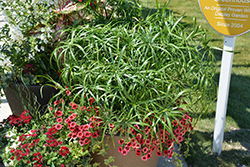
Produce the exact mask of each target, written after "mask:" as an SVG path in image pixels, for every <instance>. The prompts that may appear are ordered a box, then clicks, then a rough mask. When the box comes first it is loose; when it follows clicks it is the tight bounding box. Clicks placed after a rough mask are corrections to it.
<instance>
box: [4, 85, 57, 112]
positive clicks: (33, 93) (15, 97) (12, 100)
mask: <svg viewBox="0 0 250 167" xmlns="http://www.w3.org/2000/svg"><path fill="white" fill-rule="evenodd" d="M4 93H5V96H6V99H7V101H8V103H9V105H10V108H11V111H12V113H14V114H16V115H21V113H22V112H23V111H24V106H25V107H26V108H27V109H28V110H30V111H34V110H36V109H38V111H39V112H43V111H44V109H45V107H46V105H47V104H48V102H49V100H50V99H51V97H52V96H53V95H55V94H56V93H58V90H56V89H55V88H53V87H50V86H40V85H28V86H24V85H21V84H10V85H9V87H8V88H7V90H6V91H5V92H4Z"/></svg>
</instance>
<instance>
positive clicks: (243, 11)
mask: <svg viewBox="0 0 250 167" xmlns="http://www.w3.org/2000/svg"><path fill="white" fill-rule="evenodd" d="M198 2H199V5H200V8H201V11H202V14H203V16H204V18H205V19H206V21H207V22H208V24H209V25H210V26H211V27H212V28H213V29H214V30H215V31H217V32H218V33H220V34H222V35H224V36H225V40H224V47H223V54H222V62H221V72H220V81H219V92H218V98H217V108H216V115H215V127H214V136H213V137H214V139H213V152H217V153H218V154H219V155H220V153H221V150H222V143H223V138H224V126H225V121H226V112H227V102H228V94H229V87H230V79H231V70H232V63H233V55H234V53H233V51H234V45H235V38H236V36H238V35H242V34H244V33H246V32H248V31H250V0H198Z"/></svg>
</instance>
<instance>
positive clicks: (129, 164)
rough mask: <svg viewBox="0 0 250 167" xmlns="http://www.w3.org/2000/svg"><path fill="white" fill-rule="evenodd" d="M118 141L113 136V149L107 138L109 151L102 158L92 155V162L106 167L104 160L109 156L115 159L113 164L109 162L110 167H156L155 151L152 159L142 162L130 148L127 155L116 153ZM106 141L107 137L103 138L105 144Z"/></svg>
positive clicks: (157, 157) (156, 157) (157, 159)
mask: <svg viewBox="0 0 250 167" xmlns="http://www.w3.org/2000/svg"><path fill="white" fill-rule="evenodd" d="M118 140H119V137H118V136H114V142H115V147H114V146H113V142H112V140H111V138H109V140H108V144H109V149H108V150H107V155H105V156H102V155H97V154H94V155H93V160H92V162H93V163H94V162H97V163H100V167H107V165H105V164H104V159H108V158H109V157H110V156H112V157H115V162H111V163H110V165H111V166H113V165H115V166H117V167H157V164H158V161H159V156H157V155H156V149H155V151H154V152H153V153H152V157H151V158H150V159H148V160H147V161H142V160H141V157H138V156H137V155H135V151H134V150H133V149H132V148H131V149H132V150H130V151H129V152H128V154H127V155H122V154H121V153H120V152H118V147H120V144H118ZM106 141H107V137H106V138H104V142H105V143H106Z"/></svg>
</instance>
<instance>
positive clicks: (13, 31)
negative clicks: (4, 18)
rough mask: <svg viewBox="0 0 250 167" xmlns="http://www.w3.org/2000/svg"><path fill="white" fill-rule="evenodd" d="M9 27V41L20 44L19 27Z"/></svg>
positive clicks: (20, 31)
mask: <svg viewBox="0 0 250 167" xmlns="http://www.w3.org/2000/svg"><path fill="white" fill-rule="evenodd" d="M9 27H10V35H11V39H12V40H13V41H18V42H19V43H21V42H22V40H23V34H22V30H21V29H20V27H19V26H15V25H9Z"/></svg>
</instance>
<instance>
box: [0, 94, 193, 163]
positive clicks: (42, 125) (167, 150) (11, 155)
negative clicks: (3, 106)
mask: <svg viewBox="0 0 250 167" xmlns="http://www.w3.org/2000/svg"><path fill="white" fill-rule="evenodd" d="M67 95H69V93H68V94H67ZM88 101H89V103H88V105H86V106H80V105H79V104H76V103H74V102H67V101H65V100H64V99H59V100H56V101H54V103H53V104H51V106H50V107H49V111H50V112H48V113H47V114H46V115H44V116H43V118H42V120H45V121H38V122H37V121H34V118H33V119H32V117H31V116H30V113H29V112H28V111H24V112H23V114H22V115H20V117H17V116H15V115H12V116H10V117H9V118H8V119H7V121H8V127H9V128H8V130H6V131H7V132H6V133H5V138H7V140H8V141H9V143H8V145H7V146H6V148H5V150H4V151H5V152H4V154H3V156H2V158H3V159H4V163H5V165H6V166H7V165H13V166H22V165H28V166H46V165H49V166H70V165H76V164H77V165H83V166H88V165H90V164H93V162H92V163H91V160H92V157H91V155H92V154H93V153H99V152H102V151H101V150H102V148H105V147H101V146H102V144H101V143H102V142H103V138H104V136H105V135H107V134H108V135H111V136H112V135H120V140H119V141H118V143H115V145H117V146H118V147H117V148H118V152H120V153H121V154H122V155H124V156H125V155H126V154H127V153H128V152H129V151H132V150H133V152H134V154H135V156H139V157H140V158H141V160H143V161H146V160H148V159H150V158H151V156H152V154H153V151H154V150H156V154H157V155H158V156H164V157H165V158H167V157H168V158H172V155H173V148H174V143H181V142H182V140H183V135H184V134H185V133H186V132H187V131H188V130H192V129H193V127H192V118H191V117H190V116H189V115H187V113H185V114H183V116H181V117H180V119H177V118H176V119H173V121H172V125H171V127H170V128H171V129H172V131H173V134H174V136H173V134H170V133H172V131H170V129H166V128H165V124H166V123H165V122H166V121H167V120H164V118H163V119H162V120H160V122H159V124H158V125H157V129H158V130H157V133H156V134H154V133H153V132H152V128H155V127H154V125H153V121H152V120H154V114H149V115H148V116H146V117H144V118H142V120H141V121H140V122H141V123H140V124H138V123H139V121H138V122H136V121H135V122H134V123H133V124H131V125H129V126H124V124H121V123H120V122H119V121H118V120H116V119H110V120H107V117H106V115H105V113H104V112H103V111H101V110H100V108H99V106H97V104H96V102H95V99H94V98H90V99H89V100H88ZM148 113H150V112H148ZM6 127H7V126H6ZM109 147H112V146H109ZM103 151H104V152H105V149H104V150H103Z"/></svg>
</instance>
